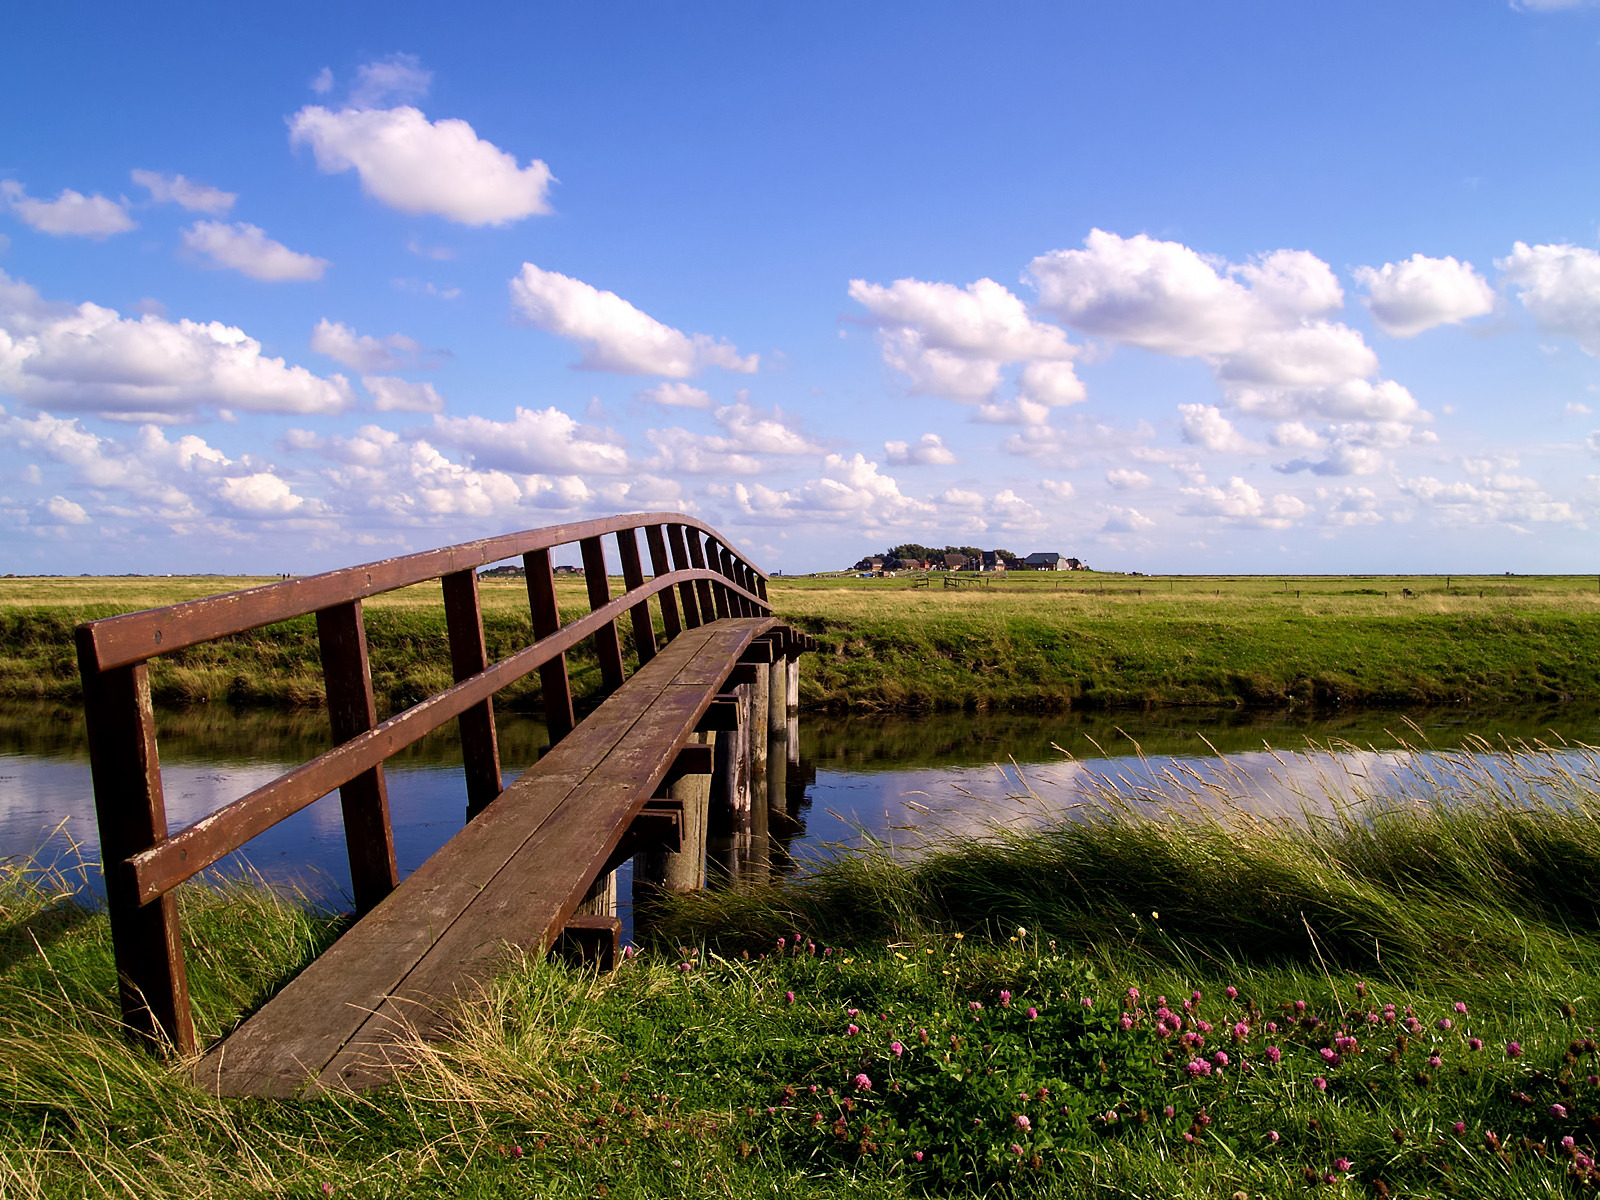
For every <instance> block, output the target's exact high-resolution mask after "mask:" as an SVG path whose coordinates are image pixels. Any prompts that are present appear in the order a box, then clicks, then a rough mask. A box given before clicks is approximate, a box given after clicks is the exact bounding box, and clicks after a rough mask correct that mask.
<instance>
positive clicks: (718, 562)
mask: <svg viewBox="0 0 1600 1200" xmlns="http://www.w3.org/2000/svg"><path fill="white" fill-rule="evenodd" d="M722 554H723V550H722V545H721V544H720V543H719V542H718V541H717V540H716V539H715V538H707V539H706V567H707V568H708V569H709V570H712V571H715V572H716V573H717V574H719V575H722V576H726V575H727V574H728V568H727V566H726V564H725V563H724V562H723V561H722ZM711 598H712V601H713V602H714V603H715V604H716V612H717V619H718V620H719V621H720V620H722V619H723V618H724V617H731V616H733V606H732V604H731V603H730V601H729V599H728V585H727V584H725V583H713V584H712V585H711Z"/></svg>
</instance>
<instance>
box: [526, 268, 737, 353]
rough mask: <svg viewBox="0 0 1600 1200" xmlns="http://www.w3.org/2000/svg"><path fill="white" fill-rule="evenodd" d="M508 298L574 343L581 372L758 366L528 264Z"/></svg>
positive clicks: (731, 349) (601, 293)
mask: <svg viewBox="0 0 1600 1200" xmlns="http://www.w3.org/2000/svg"><path fill="white" fill-rule="evenodd" d="M511 302H512V304H514V305H515V306H516V308H517V309H518V310H519V311H520V312H521V313H522V315H523V316H525V317H526V318H527V319H528V320H529V321H530V322H531V323H532V324H533V325H534V326H536V327H537V328H539V329H542V330H544V331H545V332H546V333H553V334H555V335H556V336H557V337H562V338H566V339H568V340H569V341H573V342H577V343H578V345H579V346H581V347H582V349H583V356H582V357H581V358H580V359H579V360H578V363H577V365H578V366H579V367H581V368H583V369H584V370H588V371H612V372H616V373H618V374H623V375H665V376H668V377H669V378H672V379H684V378H687V377H688V376H690V375H696V374H698V373H699V372H701V371H703V370H704V369H705V368H707V367H722V368H724V369H725V370H729V371H743V372H746V373H749V372H753V371H755V370H756V368H757V366H758V365H759V356H757V355H754V354H752V355H750V356H748V357H745V358H741V357H740V355H739V352H738V350H737V349H735V348H734V347H733V346H730V345H729V344H728V343H727V342H719V341H716V340H714V339H712V338H710V337H708V336H706V335H705V334H703V333H696V334H686V333H681V332H679V331H678V330H676V329H673V328H672V327H671V326H669V325H663V324H662V323H661V322H660V321H657V320H656V319H655V318H654V317H652V316H649V315H648V314H646V313H643V312H641V311H639V309H637V308H635V307H634V306H633V305H632V304H629V303H628V302H627V301H626V300H624V299H623V298H622V297H621V296H619V295H617V294H616V293H615V292H605V291H601V290H600V289H599V288H597V287H594V286H592V285H590V284H587V283H584V282H583V281H582V280H581V279H573V278H571V277H570V276H567V275H562V274H560V273H559V272H556V271H543V270H540V269H539V268H538V267H536V266H534V265H533V264H532V263H523V264H522V270H521V272H520V273H519V274H517V275H516V276H515V277H514V278H513V279H512V280H511Z"/></svg>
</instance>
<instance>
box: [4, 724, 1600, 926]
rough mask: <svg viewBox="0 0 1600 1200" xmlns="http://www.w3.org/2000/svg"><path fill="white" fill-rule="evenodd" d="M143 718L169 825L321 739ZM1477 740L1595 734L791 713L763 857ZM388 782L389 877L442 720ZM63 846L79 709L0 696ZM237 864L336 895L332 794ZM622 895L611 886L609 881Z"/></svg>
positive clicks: (1287, 781)
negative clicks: (780, 803) (1162, 785)
mask: <svg viewBox="0 0 1600 1200" xmlns="http://www.w3.org/2000/svg"><path fill="white" fill-rule="evenodd" d="M158 725H159V737H160V747H161V756H162V776H163V780H164V783H165V788H166V801H167V815H168V822H169V825H170V827H171V828H172V829H174V830H177V829H179V828H182V827H183V826H185V825H187V824H189V823H191V822H193V821H195V820H197V819H198V818H200V817H202V816H204V815H205V814H207V813H209V812H211V811H213V810H215V809H216V808H218V807H220V806H221V805H223V804H225V803H227V802H228V801H230V800H233V799H235V798H237V797H238V796H241V795H243V794H244V793H246V792H248V791H250V790H251V789H252V788H255V787H258V786H260V785H261V784H263V783H265V782H267V781H268V780H270V779H272V778H273V777H275V776H277V775H279V774H281V773H283V772H284V771H285V770H287V769H289V768H290V767H292V766H295V765H298V764H299V763H302V762H304V761H306V760H307V759H309V758H311V757H313V756H314V755H316V754H318V753H320V752H321V751H322V750H324V749H326V748H327V747H328V745H329V744H330V743H329V737H328V733H327V727H326V717H325V716H324V715H322V714H320V713H309V714H287V715H286V714H278V713H271V714H269V713H259V712H244V713H239V712H233V711H231V710H228V709H225V708H213V709H200V710H197V711H190V712H184V713H165V714H162V715H161V716H160V718H159V721H158ZM499 734H500V747H501V761H502V763H503V765H504V767H505V771H506V779H507V781H508V782H509V781H510V780H512V779H514V778H515V777H516V776H517V775H518V774H519V773H520V772H521V771H522V770H523V769H525V768H526V767H527V766H528V765H529V764H530V763H532V762H534V761H535V760H536V759H537V757H538V752H539V749H540V748H541V747H542V746H543V745H544V744H545V743H546V741H547V738H546V736H545V731H544V728H543V726H542V724H541V723H540V722H538V721H536V720H533V719H531V718H528V717H523V716H519V715H517V714H500V717H499ZM1478 738H1482V739H1486V740H1487V741H1488V742H1489V743H1490V744H1491V746H1492V747H1494V748H1497V749H1496V751H1495V752H1494V753H1488V754H1483V755H1480V756H1479V757H1478V758H1477V760H1476V761H1477V763H1478V765H1479V767H1480V769H1482V770H1486V771H1488V772H1490V773H1494V772H1496V771H1499V770H1501V769H1503V767H1504V766H1505V764H1506V763H1508V762H1509V761H1510V759H1509V757H1508V755H1507V753H1506V751H1507V750H1508V749H1510V748H1512V747H1515V746H1516V745H1517V744H1518V743H1519V742H1522V743H1528V744H1533V743H1543V744H1546V745H1549V746H1551V747H1553V749H1551V750H1549V751H1547V752H1546V751H1541V752H1539V753H1536V754H1535V755H1534V756H1533V757H1532V758H1531V759H1529V760H1526V761H1527V762H1532V763H1533V764H1535V768H1536V769H1539V770H1560V769H1566V770H1572V771H1577V772H1579V773H1588V774H1590V775H1591V777H1592V775H1593V772H1594V770H1595V761H1594V758H1593V756H1592V755H1589V754H1586V753H1584V752H1583V751H1581V750H1580V749H1576V748H1574V747H1571V746H1568V747H1563V746H1562V743H1563V742H1566V743H1587V744H1588V745H1591V746H1592V745H1600V709H1596V708H1588V707H1585V708H1579V707H1574V706H1571V705H1568V706H1562V707H1552V708H1550V709H1548V710H1543V711H1536V710H1527V709H1523V710H1519V711H1517V712H1485V711H1469V710H1457V709H1449V710H1438V709H1434V710H1428V711H1422V712H1411V713H1400V712H1394V711H1383V712H1374V711H1364V712H1354V713H1348V714H1342V715H1335V716H1328V715H1326V714H1323V715H1318V716H1312V715H1309V714H1308V715H1305V716H1301V715H1297V714H1294V713H1271V714H1260V713H1234V712H1221V713H1219V712H1215V711H1209V710H1207V711H1198V710H1175V711H1174V710H1169V711H1162V712H1156V713H1123V714H1116V715H1106V714H1061V715H1054V716H1048V717H1041V716H1016V715H985V714H937V715H932V716H926V717H920V718H907V717H883V716H866V717H830V716H820V715H819V716H807V717H803V718H802V719H801V722H800V762H799V765H798V767H796V766H792V765H791V766H790V767H789V769H788V795H787V816H786V818H784V819H779V818H777V817H775V818H774V820H773V823H772V833H773V837H774V839H775V841H777V842H778V843H779V847H778V848H779V849H787V850H788V852H789V854H790V855H791V856H793V858H794V859H796V860H798V861H801V862H803V861H804V860H805V858H806V857H807V855H808V854H814V853H816V852H818V850H819V849H821V848H823V847H826V846H828V845H832V844H838V843H850V842H853V841H856V840H858V839H860V838H861V837H863V836H871V837H875V838H878V839H880V840H884V841H887V842H890V843H893V844H896V845H903V844H909V843H911V842H913V841H914V840H915V839H916V838H917V837H918V836H919V834H920V833H921V832H922V831H924V830H926V829H927V828H929V827H930V826H934V827H939V828H944V829H954V830H957V831H960V830H963V829H975V828H978V827H981V826H982V825H984V824H986V823H990V822H993V821H995V820H997V819H998V820H1039V819H1047V818H1048V817H1050V816H1053V815H1058V814H1060V813H1063V812H1066V813H1071V812H1072V811H1074V810H1075V808H1076V807H1077V806H1080V805H1082V804H1083V803H1084V802H1085V800H1086V797H1087V794H1088V792H1090V791H1092V790H1093V789H1094V788H1095V787H1096V786H1098V785H1100V783H1101V781H1104V780H1112V781H1119V782H1120V783H1121V785H1122V787H1123V790H1124V791H1131V792H1132V793H1134V794H1138V790H1139V789H1140V788H1141V787H1145V786H1148V785H1149V784H1151V783H1152V782H1159V781H1160V780H1161V779H1162V778H1163V777H1164V776H1165V777H1168V778H1171V777H1176V778H1178V779H1180V780H1182V781H1184V782H1185V783H1186V784H1187V786H1188V789H1189V791H1190V792H1191V793H1193V794H1195V795H1197V796H1201V797H1213V796H1214V795H1215V794H1216V793H1218V792H1219V791H1221V790H1226V791H1227V792H1228V793H1229V794H1230V796H1231V797H1233V799H1232V801H1231V803H1234V804H1236V805H1240V806H1243V807H1246V808H1250V809H1254V810H1256V811H1260V812H1264V813H1272V812H1284V811H1294V810H1296V809H1299V808H1302V807H1305V806H1307V805H1310V806H1312V807H1316V806H1319V805H1324V804H1326V803H1328V798H1329V796H1330V795H1351V794H1355V793H1378V794H1396V793H1398V794H1404V793H1406V792H1407V790H1408V789H1415V788H1417V787H1418V785H1419V784H1421V783H1422V782H1425V779H1426V776H1427V773H1429V772H1430V771H1437V770H1439V769H1440V766H1441V763H1443V764H1444V766H1445V767H1446V769H1448V766H1449V762H1450V755H1451V752H1453V751H1458V750H1460V749H1461V748H1463V747H1474V746H1476V748H1478V749H1483V747H1482V745H1481V744H1480V743H1475V742H1474V739H1478ZM1313 743H1314V744H1315V748H1313V745H1312V744H1313ZM1219 756H1225V757H1219ZM388 779H389V802H390V809H391V814H392V818H393V823H394V836H395V851H396V855H397V857H398V859H399V865H400V870H401V872H402V874H409V873H410V872H411V871H413V870H415V869H416V867H417V866H418V865H419V864H421V863H422V862H423V860H425V859H426V858H427V857H428V855H430V854H432V853H433V851H434V850H436V849H437V848H438V847H439V846H441V845H442V844H443V843H444V842H445V841H447V840H448V839H449V838H450V837H451V836H452V835H453V834H454V833H456V832H457V831H458V830H459V829H460V828H461V826H462V823H463V820H464V816H465V787H464V784H463V782H462V775H461V756H460V750H459V747H458V745H457V744H456V741H455V735H454V729H453V726H452V727H449V728H447V729H446V730H443V731H441V732H439V733H438V734H435V735H434V736H432V737H430V738H428V739H426V740H424V741H423V742H421V743H419V744H417V745H416V746H413V747H411V748H410V749H408V750H407V751H405V752H403V753H402V754H400V755H398V756H396V757H395V758H393V759H391V760H390V763H389V767H388ZM1596 782H1597V784H1600V781H1596ZM1206 784H1212V785H1215V786H1213V787H1211V788H1209V789H1208V788H1207V787H1206V786H1204V785H1206ZM1169 790H1170V789H1169ZM1019 796H1024V797H1026V799H1024V800H1019V799H1018V797H1019ZM74 845H76V846H77V847H79V848H81V850H82V853H83V855H84V857H85V858H87V859H90V860H95V861H97V856H98V846H97V839H96V831H95V822H94V804H93V796H92V792H91V788H90V782H89V761H88V748H87V743H86V740H85V737H84V732H83V726H82V719H81V716H79V714H77V713H76V712H74V711H72V710H70V709H63V708H58V707H54V706H48V707H31V706H28V707H17V706H9V707H0V858H4V857H9V856H12V855H34V856H38V857H42V858H44V859H47V860H48V859H50V858H52V857H60V858H61V859H62V860H63V861H70V860H71V859H72V857H73V853H74V852H73V847H74ZM777 857H780V858H781V855H780V856H777ZM244 864H248V866H249V867H250V868H251V869H253V870H255V871H257V872H259V873H260V874H261V875H262V876H263V877H264V878H266V879H267V880H269V881H271V882H273V883H275V884H284V885H288V886H293V887H298V888H300V889H302V890H303V891H304V892H305V893H306V894H308V895H309V896H311V897H313V898H315V899H317V900H319V901H322V902H324V903H328V904H331V905H336V906H342V905H344V904H345V903H347V900H346V898H347V896H348V891H349V867H348V864H347V862H346V860H345V848H344V835H343V828H342V824H341V821H340V816H339V805H338V799H337V796H329V797H325V798H324V799H322V800H320V801H318V802H317V803H316V804H313V805H311V806H310V807H309V808H307V809H305V810H303V811H302V812H300V813H298V814H296V815H295V816H294V817H291V818H290V819H289V820H287V821H284V822H282V823H281V824H279V825H278V826H276V827H274V828H273V829H272V830H270V831H268V832H267V833H264V834H262V835H261V836H260V837H258V838H256V839H255V840H254V841H252V842H250V843H249V844H248V845H247V846H246V847H245V848H244V851H243V852H242V855H241V857H240V860H239V861H235V862H234V863H232V864H231V867H232V869H235V870H237V869H241V868H242V867H243V865H244ZM98 882H99V880H98V875H97V874H96V873H89V874H88V875H87V876H86V879H85V884H86V886H88V887H89V888H91V889H92V890H97V889H98ZM621 882H622V883H624V884H626V878H624V879H623V880H622V881H621ZM620 890H621V892H622V894H623V895H624V896H625V895H626V891H627V889H626V887H625V886H624V887H622V888H621V889H620Z"/></svg>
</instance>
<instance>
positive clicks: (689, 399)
mask: <svg viewBox="0 0 1600 1200" xmlns="http://www.w3.org/2000/svg"><path fill="white" fill-rule="evenodd" d="M635 395H636V396H638V398H639V399H640V400H643V401H644V402H645V403H647V404H659V405H661V407H662V408H710V407H711V405H712V403H713V401H712V399H711V393H710V392H707V391H705V390H703V389H701V388H697V387H695V386H693V385H692V384H687V383H658V384H656V386H655V387H652V388H645V389H644V390H643V391H642V392H636V393H635Z"/></svg>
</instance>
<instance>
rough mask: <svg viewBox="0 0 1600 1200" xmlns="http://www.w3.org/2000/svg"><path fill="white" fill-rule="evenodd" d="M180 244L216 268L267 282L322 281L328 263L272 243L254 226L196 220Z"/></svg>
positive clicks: (278, 243)
mask: <svg viewBox="0 0 1600 1200" xmlns="http://www.w3.org/2000/svg"><path fill="white" fill-rule="evenodd" d="M183 244H184V246H185V247H187V248H188V249H190V250H193V251H194V252H195V253H196V254H200V255H203V256H204V257H206V258H207V259H209V260H210V265H212V266H215V267H229V268H232V269H233V270H235V271H239V272H242V273H243V274H245V275H248V276H250V278H251V279H260V280H262V281H264V282H266V283H284V282H294V281H299V282H303V281H306V280H311V279H321V278H322V273H323V272H324V271H326V270H327V269H328V260H327V259H325V258H316V257H313V256H312V255H310V254H300V253H298V252H296V251H294V250H291V249H289V247H287V246H285V245H284V244H283V243H282V242H275V241H273V240H272V239H271V238H269V237H268V236H267V235H266V232H265V231H264V230H262V229H261V228H259V227H258V226H255V225H247V224H245V223H244V222H242V221H241V222H236V223H234V224H232V225H224V224H223V223H222V222H221V221H196V222H195V223H194V225H192V226H191V227H190V228H188V229H185V230H184V231H183Z"/></svg>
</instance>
